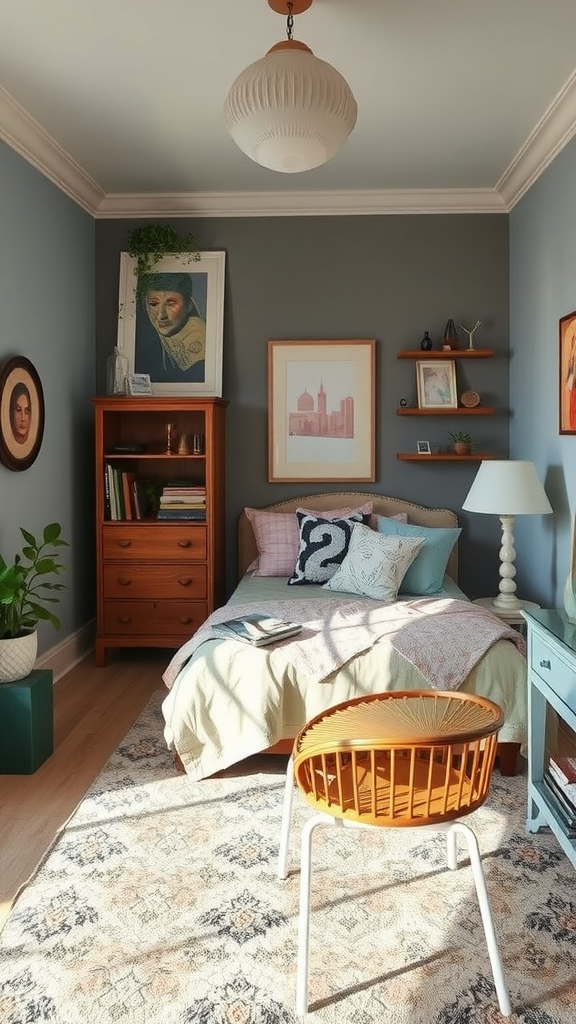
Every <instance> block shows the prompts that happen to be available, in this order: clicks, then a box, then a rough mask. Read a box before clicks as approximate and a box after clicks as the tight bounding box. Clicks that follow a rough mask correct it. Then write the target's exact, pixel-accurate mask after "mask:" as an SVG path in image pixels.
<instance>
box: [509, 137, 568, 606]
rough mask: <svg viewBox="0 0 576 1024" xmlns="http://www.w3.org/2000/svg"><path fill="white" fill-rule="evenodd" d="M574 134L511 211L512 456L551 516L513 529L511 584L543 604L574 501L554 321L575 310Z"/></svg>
mask: <svg viewBox="0 0 576 1024" xmlns="http://www.w3.org/2000/svg"><path fill="white" fill-rule="evenodd" d="M575 183H576V139H573V140H572V142H570V143H569V144H568V145H567V146H566V148H565V149H564V150H563V151H562V152H561V153H560V155H559V156H558V157H557V158H556V160H555V161H554V162H553V163H552V164H551V165H550V167H549V168H548V169H547V170H546V171H545V172H544V174H543V175H542V176H541V177H540V178H539V179H538V181H537V182H536V184H535V185H534V186H533V187H532V188H531V190H530V191H529V192H528V193H527V195H526V196H525V197H524V199H522V201H521V202H520V203H519V204H518V205H517V207H516V208H515V209H514V210H513V211H512V214H511V216H510V265H511V274H510V278H511V291H510V323H511V332H510V335H511V347H512V371H511V386H510V400H511V405H512V407H513V409H514V418H513V419H512V422H511V426H510V446H511V451H512V455H513V457H514V458H526V459H531V460H533V461H534V462H535V463H536V465H537V467H538V471H539V475H540V479H541V480H542V482H543V483H544V486H545V488H546V491H547V494H548V497H549V499H550V502H551V504H552V506H553V509H554V515H548V516H535V517H532V516H530V517H525V518H524V519H523V520H521V521H520V520H519V521H518V523H517V527H516V538H517V545H516V548H517V552H518V558H517V561H518V568H519V572H518V582H519V590H520V585H522V589H523V590H526V591H530V592H534V593H536V594H538V595H539V597H540V599H541V603H542V604H543V605H545V606H547V607H556V606H558V605H561V604H562V589H563V585H564V580H565V577H566V574H567V572H568V564H569V559H570V537H571V525H570V524H571V517H572V516H573V515H574V510H575V504H576V436H574V435H562V436H560V435H559V431H558V396H559V382H558V352H559V341H558V320H559V319H560V317H562V316H564V315H565V314H566V313H570V312H572V310H574V309H576V202H575V196H576V185H575Z"/></svg>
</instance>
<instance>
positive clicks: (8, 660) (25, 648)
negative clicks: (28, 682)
mask: <svg viewBox="0 0 576 1024" xmlns="http://www.w3.org/2000/svg"><path fill="white" fill-rule="evenodd" d="M37 651H38V633H37V632H36V630H35V629H34V630H32V631H31V632H30V633H26V635H25V636H17V637H15V638H14V639H13V640H0V683H14V682H16V680H18V679H24V678H25V677H26V676H28V675H30V673H31V671H32V669H33V668H34V665H35V663H36V654H37Z"/></svg>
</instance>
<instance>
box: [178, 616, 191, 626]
mask: <svg viewBox="0 0 576 1024" xmlns="http://www.w3.org/2000/svg"><path fill="white" fill-rule="evenodd" d="M178 622H181V623H182V625H183V626H189V625H190V623H191V622H192V619H191V618H190V616H185V615H181V616H180V618H179V619H178Z"/></svg>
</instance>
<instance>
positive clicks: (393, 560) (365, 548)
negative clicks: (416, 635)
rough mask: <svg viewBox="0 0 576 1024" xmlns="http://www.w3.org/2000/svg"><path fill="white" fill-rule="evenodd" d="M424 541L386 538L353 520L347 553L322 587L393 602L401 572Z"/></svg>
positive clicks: (403, 571) (409, 538)
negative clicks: (354, 522)
mask: <svg viewBox="0 0 576 1024" xmlns="http://www.w3.org/2000/svg"><path fill="white" fill-rule="evenodd" d="M383 542H384V543H383ZM423 544H424V538H415V537H386V536H384V535H383V534H381V533H375V532H374V530H371V529H370V527H369V526H363V525H362V524H361V523H356V524H355V526H354V529H353V530H352V536H351V538H350V544H349V546H348V553H347V555H346V557H345V558H344V561H343V562H342V565H341V566H340V567H339V568H338V569H337V570H336V572H335V573H334V575H333V576H332V577H331V579H329V580H328V582H327V583H325V584H324V588H325V589H326V590H343V591H345V592H346V593H349V594H360V595H361V596H362V597H373V598H375V599H376V600H379V601H395V600H396V597H397V595H398V590H399V588H400V584H401V582H402V580H403V578H404V574H405V573H406V571H407V569H408V568H409V566H410V565H411V563H412V562H413V561H414V559H415V558H416V555H417V554H418V552H419V550H420V548H421V547H422V545H423Z"/></svg>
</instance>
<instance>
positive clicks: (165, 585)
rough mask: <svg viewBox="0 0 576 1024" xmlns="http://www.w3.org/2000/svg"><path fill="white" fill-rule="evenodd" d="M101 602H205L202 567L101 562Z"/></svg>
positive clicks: (204, 574)
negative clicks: (143, 599)
mask: <svg viewBox="0 0 576 1024" xmlns="http://www.w3.org/2000/svg"><path fill="white" fill-rule="evenodd" d="M102 580H103V587H104V590H103V593H104V598H105V599H106V598H115V597H118V598H121V599H122V600H126V599H128V600H137V599H138V600H139V599H141V598H152V599H153V600H154V599H158V600H161V599H164V598H172V597H174V598H180V599H181V600H182V599H184V600H191V601H192V600H205V599H206V597H207V573H206V566H205V565H202V563H199V564H197V565H196V564H195V563H194V562H186V563H184V564H182V565H160V564H158V563H156V562H152V564H146V563H142V564H140V563H138V562H125V563H123V564H122V563H119V562H104V565H103V572H102Z"/></svg>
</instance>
